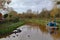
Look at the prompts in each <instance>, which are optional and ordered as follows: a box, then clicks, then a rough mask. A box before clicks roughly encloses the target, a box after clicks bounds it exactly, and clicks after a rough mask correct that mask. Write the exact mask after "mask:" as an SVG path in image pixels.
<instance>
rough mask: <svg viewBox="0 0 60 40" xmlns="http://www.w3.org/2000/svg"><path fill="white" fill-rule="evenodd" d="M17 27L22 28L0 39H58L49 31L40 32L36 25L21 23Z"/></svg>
mask: <svg viewBox="0 0 60 40" xmlns="http://www.w3.org/2000/svg"><path fill="white" fill-rule="evenodd" d="M17 29H20V30H22V32H20V33H16V34H15V33H13V34H11V35H9V36H7V37H6V38H1V39H0V40H60V39H54V38H53V37H52V35H51V34H50V33H45V32H42V31H41V29H39V27H38V26H31V25H23V26H21V27H19V28H17Z"/></svg>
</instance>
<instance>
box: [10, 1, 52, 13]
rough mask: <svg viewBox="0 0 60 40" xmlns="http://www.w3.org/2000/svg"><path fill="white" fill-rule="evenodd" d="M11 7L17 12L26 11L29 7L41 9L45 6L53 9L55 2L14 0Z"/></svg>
mask: <svg viewBox="0 0 60 40" xmlns="http://www.w3.org/2000/svg"><path fill="white" fill-rule="evenodd" d="M9 7H12V8H13V9H14V10H15V11H17V12H25V11H26V10H28V9H32V10H33V11H37V10H38V11H41V10H42V9H43V8H47V9H48V10H51V9H52V7H53V2H52V1H51V0H12V2H11V3H10V5H9Z"/></svg>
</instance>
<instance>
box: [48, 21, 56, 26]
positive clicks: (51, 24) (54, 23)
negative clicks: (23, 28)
mask: <svg viewBox="0 0 60 40" xmlns="http://www.w3.org/2000/svg"><path fill="white" fill-rule="evenodd" d="M47 25H48V26H50V27H52V26H53V27H56V22H53V23H52V22H49V23H48V24H47Z"/></svg>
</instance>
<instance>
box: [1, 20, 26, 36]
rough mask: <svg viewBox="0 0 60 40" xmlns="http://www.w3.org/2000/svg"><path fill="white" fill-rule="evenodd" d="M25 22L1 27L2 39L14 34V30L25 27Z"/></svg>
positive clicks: (5, 24) (6, 24)
mask: <svg viewBox="0 0 60 40" xmlns="http://www.w3.org/2000/svg"><path fill="white" fill-rule="evenodd" d="M24 24H25V22H24V21H19V22H17V23H11V22H9V23H4V24H2V25H1V26H0V37H2V36H6V35H9V34H11V33H12V31H13V30H15V29H16V28H18V27H20V26H22V25H24Z"/></svg>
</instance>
